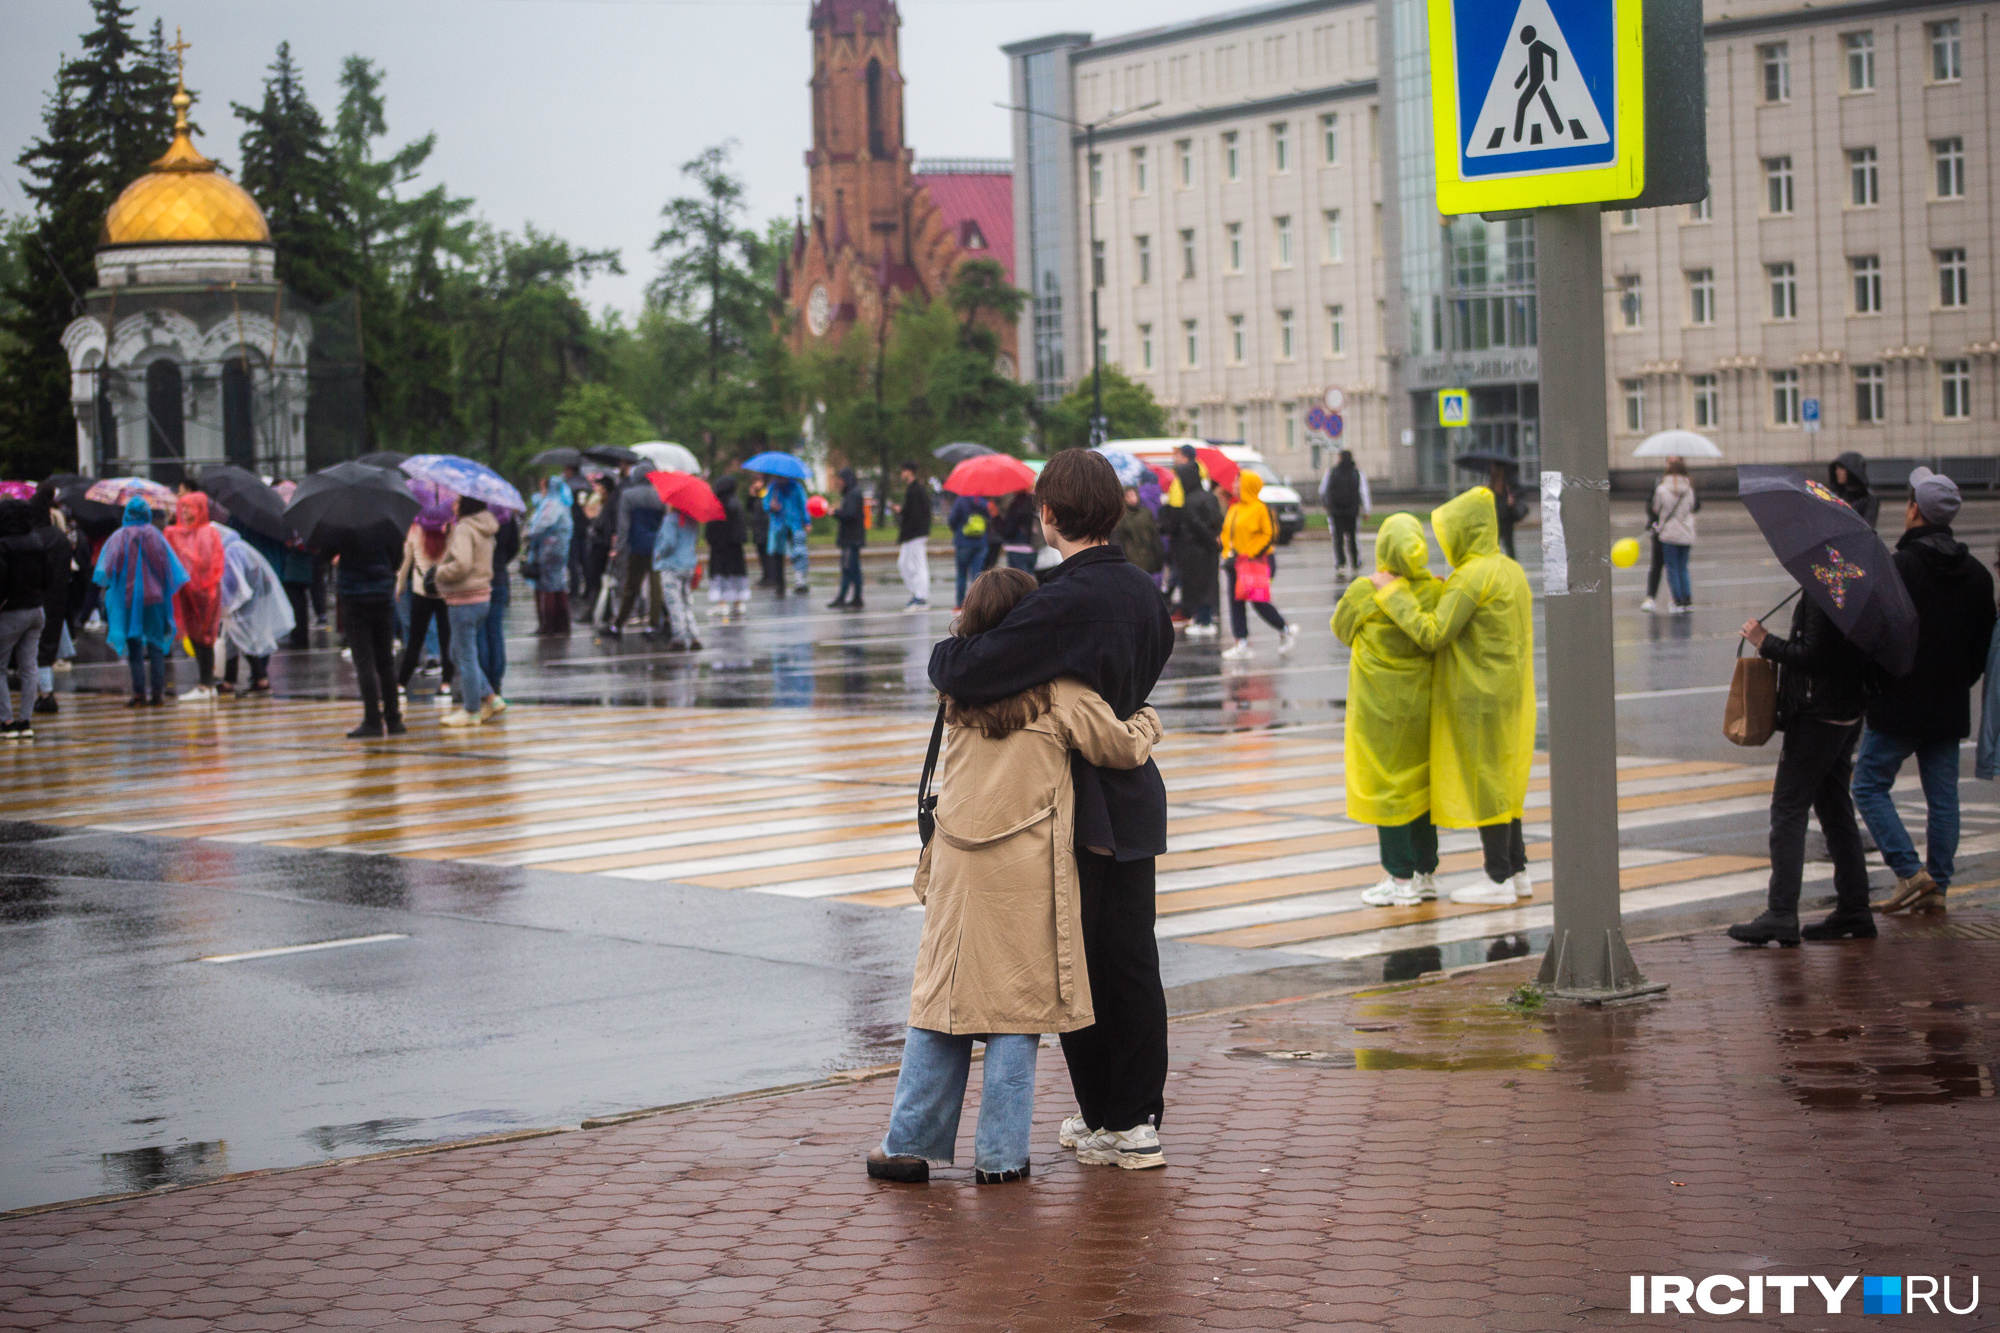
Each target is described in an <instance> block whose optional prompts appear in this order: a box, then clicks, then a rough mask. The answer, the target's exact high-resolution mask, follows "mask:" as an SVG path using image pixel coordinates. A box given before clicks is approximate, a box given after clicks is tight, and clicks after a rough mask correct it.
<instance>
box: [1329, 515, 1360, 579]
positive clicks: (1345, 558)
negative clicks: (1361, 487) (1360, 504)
mask: <svg viewBox="0 0 2000 1333" xmlns="http://www.w3.org/2000/svg"><path fill="white" fill-rule="evenodd" d="M1327 517H1328V518H1329V519H1330V520H1331V521H1332V523H1333V563H1334V564H1336V565H1346V566H1347V567H1348V568H1349V569H1360V568H1361V544H1360V541H1359V540H1358V539H1357V538H1356V537H1355V531H1356V529H1358V528H1359V527H1360V526H1361V515H1359V514H1328V515H1327Z"/></svg>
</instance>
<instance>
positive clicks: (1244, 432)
mask: <svg viewBox="0 0 2000 1333" xmlns="http://www.w3.org/2000/svg"><path fill="white" fill-rule="evenodd" d="M1249 438H1250V409H1249V408H1247V407H1239V408H1237V409H1236V439H1237V441H1238V442H1239V443H1241V442H1243V441H1247V440H1248V439H1249Z"/></svg>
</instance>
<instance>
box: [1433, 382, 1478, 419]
mask: <svg viewBox="0 0 2000 1333" xmlns="http://www.w3.org/2000/svg"><path fill="white" fill-rule="evenodd" d="M1471 424H1472V391H1471V390H1469V389H1439V390H1438V425H1440V426H1469V425H1471Z"/></svg>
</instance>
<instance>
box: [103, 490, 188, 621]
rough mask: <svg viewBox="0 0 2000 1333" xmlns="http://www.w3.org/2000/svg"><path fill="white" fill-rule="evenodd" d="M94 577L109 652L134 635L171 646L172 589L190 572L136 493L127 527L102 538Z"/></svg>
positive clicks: (127, 514)
mask: <svg viewBox="0 0 2000 1333" xmlns="http://www.w3.org/2000/svg"><path fill="white" fill-rule="evenodd" d="M92 577H93V579H94V580H95V581H96V583H97V586H98V587H100V588H102V589H104V618H105V621H106V623H107V624H109V625H110V627H111V628H110V633H109V634H108V635H107V642H109V643H110V645H111V647H112V649H113V651H115V652H120V653H122V652H124V651H126V648H125V645H126V644H127V643H129V642H131V641H132V640H133V639H143V640H145V641H146V643H148V644H149V645H151V646H152V647H154V648H158V649H159V650H160V651H161V652H163V653H164V652H166V651H167V650H168V648H169V647H171V646H172V644H173V641H174V594H175V593H177V592H179V591H180V590H181V588H182V587H184V586H185V585H186V584H187V581H188V572H187V570H186V568H184V567H183V566H182V564H181V562H180V557H179V556H176V555H175V554H174V548H173V547H171V546H169V545H167V538H166V534H164V533H162V532H161V531H160V530H159V529H158V528H156V527H154V526H153V511H152V509H151V508H150V507H149V506H148V505H147V504H146V502H145V501H144V500H142V499H140V498H139V497H137V496H134V497H133V498H132V499H131V500H130V501H128V502H127V503H126V505H125V526H123V527H121V528H119V529H118V531H116V532H114V533H112V534H111V539H110V540H109V541H107V542H105V543H104V549H103V550H102V551H100V552H99V553H98V556H97V572H96V574H95V575H93V576H92Z"/></svg>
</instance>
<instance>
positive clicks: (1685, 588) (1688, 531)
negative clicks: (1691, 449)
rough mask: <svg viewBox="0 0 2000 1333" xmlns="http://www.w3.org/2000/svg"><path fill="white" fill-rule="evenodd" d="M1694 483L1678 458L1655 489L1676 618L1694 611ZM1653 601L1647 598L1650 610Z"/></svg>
mask: <svg viewBox="0 0 2000 1333" xmlns="http://www.w3.org/2000/svg"><path fill="white" fill-rule="evenodd" d="M1699 504H1700V502H1699V501H1698V500H1697V499H1696V498H1695V493H1694V482H1693V481H1691V480H1689V478H1688V469H1687V464H1686V463H1685V462H1683V461H1682V460H1681V459H1678V458H1669V459H1668V460H1667V470H1666V475H1665V476H1663V477H1661V478H1660V484H1659V485H1658V486H1655V487H1654V488H1653V499H1652V503H1651V505H1650V508H1651V509H1652V511H1653V539H1654V540H1655V541H1657V542H1658V543H1659V545H1660V551H1661V553H1662V556H1663V559H1664V561H1665V563H1666V567H1667V594H1668V596H1670V597H1672V598H1673V603H1674V605H1673V614H1674V615H1677V616H1684V615H1686V614H1688V613H1689V612H1690V611H1693V610H1694V583H1693V581H1692V580H1690V579H1689V578H1688V556H1689V555H1690V554H1691V553H1692V552H1693V551H1694V511H1695V509H1696V508H1697V507H1698V506H1699ZM1652 600H1653V599H1652V597H1651V596H1650V595H1648V596H1647V598H1646V602H1647V604H1648V606H1649V607H1650V605H1651V603H1652Z"/></svg>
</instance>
